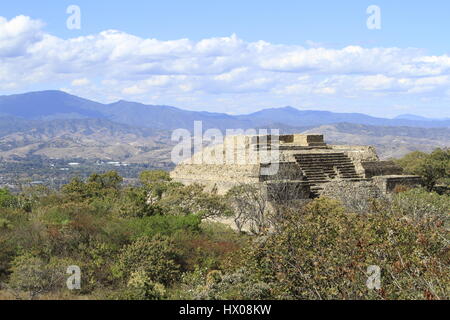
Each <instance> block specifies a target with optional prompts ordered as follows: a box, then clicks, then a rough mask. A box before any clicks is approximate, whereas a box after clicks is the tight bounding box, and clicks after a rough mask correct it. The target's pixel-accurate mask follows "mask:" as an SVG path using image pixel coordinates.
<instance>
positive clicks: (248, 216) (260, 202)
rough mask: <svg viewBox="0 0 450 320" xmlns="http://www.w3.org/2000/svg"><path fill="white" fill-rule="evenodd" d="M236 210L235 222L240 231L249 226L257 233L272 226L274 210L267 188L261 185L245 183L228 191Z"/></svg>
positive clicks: (261, 232) (250, 229)
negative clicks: (268, 197) (270, 204)
mask: <svg viewBox="0 0 450 320" xmlns="http://www.w3.org/2000/svg"><path fill="white" fill-rule="evenodd" d="M226 197H227V198H228V199H229V201H230V203H231V206H232V208H233V210H234V212H235V218H234V221H235V224H236V227H237V229H238V230H239V231H242V230H243V228H244V227H245V228H248V229H249V231H250V232H251V233H253V234H255V235H260V234H263V233H265V232H266V231H267V230H268V229H269V228H270V226H271V220H272V212H271V210H270V207H269V201H268V199H267V193H266V190H265V189H264V188H263V187H262V186H259V185H250V184H244V185H240V186H236V187H234V188H232V189H231V190H229V191H228V193H227V195H226Z"/></svg>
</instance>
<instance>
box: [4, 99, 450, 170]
mask: <svg viewBox="0 0 450 320" xmlns="http://www.w3.org/2000/svg"><path fill="white" fill-rule="evenodd" d="M194 121H202V122H203V128H204V129H207V128H218V129H221V130H222V131H223V132H224V130H225V129H237V128H242V129H248V128H255V129H263V128H267V129H280V131H281V133H300V132H305V133H322V134H324V135H325V138H326V140H327V142H329V143H334V144H361V145H373V146H375V147H377V149H378V151H379V154H380V156H381V157H382V158H389V157H400V156H402V155H404V154H406V153H408V152H410V151H414V150H421V151H431V150H433V149H434V148H436V147H450V120H443V121H437V120H432V119H426V118H422V117H417V116H412V115H404V116H400V117H399V118H397V119H383V118H376V117H371V116H368V115H365V114H359V113H333V112H326V111H303V110H298V109H295V108H292V107H286V108H279V109H265V110H261V111H259V112H255V113H252V114H248V115H239V116H232V115H227V114H222V113H209V112H194V111H186V110H182V109H178V108H175V107H170V106H152V105H145V104H141V103H135V102H128V101H118V102H115V103H111V104H102V103H97V102H94V101H90V100H87V99H82V98H79V97H76V96H73V95H70V94H67V93H64V92H60V91H43V92H32V93H26V94H20V95H13V96H0V159H3V160H14V159H17V157H19V158H24V157H28V156H33V155H41V156H46V157H49V158H56V159H73V158H85V159H103V160H108V159H110V160H116V161H127V162H131V163H133V162H134V163H142V162H144V163H152V164H153V165H155V166H159V167H168V166H170V165H172V164H171V162H170V153H171V150H172V146H173V145H174V143H175V142H172V141H171V132H172V130H174V129H177V128H185V129H188V130H192V129H193V125H194Z"/></svg>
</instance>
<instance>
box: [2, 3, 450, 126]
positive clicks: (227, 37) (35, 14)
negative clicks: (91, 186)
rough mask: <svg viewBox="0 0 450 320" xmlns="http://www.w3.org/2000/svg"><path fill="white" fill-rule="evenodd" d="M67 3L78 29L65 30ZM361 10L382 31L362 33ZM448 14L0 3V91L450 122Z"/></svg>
mask: <svg viewBox="0 0 450 320" xmlns="http://www.w3.org/2000/svg"><path fill="white" fill-rule="evenodd" d="M71 4H75V5H78V6H79V7H80V8H81V29H80V30H69V29H67V27H66V20H67V18H68V16H69V15H68V14H66V8H67V7H68V6H69V5H71ZM370 5H377V6H378V7H379V8H380V9H381V30H369V29H368V28H367V26H366V20H367V19H368V16H369V15H368V14H367V13H366V9H367V7H368V6H370ZM449 12H450V2H449V1H446V0H434V1H433V0H430V1H427V2H425V1H420V2H419V1H406V0H396V1H380V0H373V1H365V0H357V1H356V0H355V1H351V0H346V1H333V0H329V1H324V0H316V1H299V0H297V1H286V0H285V1H283V0H279V1H263V0H259V1H254V0H246V1H242V0H241V1H235V0H229V1H212V0H210V1H204V0H191V1H173V0H166V1H143V0H142V1H138V0H128V1H121V0H117V1H106V0H95V1H92V0H91V1H84V0H78V1H76V0H73V1H65V0H59V1H54V0H41V1H30V0H27V1H24V0H15V1H3V2H2V3H1V4H0V17H3V18H2V19H3V20H1V21H0V60H1V62H2V64H1V65H0V94H10V93H18V92H24V91H29V90H41V89H64V90H66V91H68V92H71V93H74V94H77V95H80V96H84V97H87V98H91V99H95V100H99V101H103V102H109V101H114V100H115V99H127V100H137V101H141V102H144V103H149V104H170V105H175V106H179V107H183V108H187V109H192V110H207V111H219V112H228V113H246V112H252V111H256V110H259V109H261V108H265V107H282V106H285V105H292V106H294V107H297V108H300V109H317V110H331V111H338V112H364V113H368V114H373V115H377V116H395V115H398V114H402V113H415V114H420V115H425V116H429V117H450V108H449V102H450V77H449V74H450V58H449V55H450V52H449V51H450V45H449V42H448V40H447V39H448V36H447V34H448V32H449V31H450V19H448V13H449ZM18 16H25V17H22V18H18ZM106 30H117V31H116V33H114V32H112V31H106ZM2 47H3V48H2ZM2 52H3V53H2ZM2 68H3V70H2ZM11 74H15V76H11Z"/></svg>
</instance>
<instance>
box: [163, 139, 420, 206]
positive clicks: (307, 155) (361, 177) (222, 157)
mask: <svg viewBox="0 0 450 320" xmlns="http://www.w3.org/2000/svg"><path fill="white" fill-rule="evenodd" d="M171 176H172V178H173V179H174V180H176V181H178V182H181V183H184V184H193V183H198V184H202V185H205V186H206V187H207V188H208V189H209V190H215V191H217V192H218V193H220V194H224V193H226V192H227V191H228V190H230V189H231V188H232V187H233V186H237V185H242V184H258V185H261V186H264V187H265V188H266V190H267V196H268V197H269V199H270V200H271V201H289V200H302V199H311V198H316V197H319V196H320V195H321V194H322V192H323V190H324V189H325V187H327V189H328V190H329V189H330V188H329V186H330V185H336V186H340V185H342V183H347V184H359V183H362V182H364V183H362V184H361V185H365V186H367V185H370V186H373V187H376V188H378V189H379V190H380V191H381V192H382V193H385V194H386V193H390V192H392V191H393V190H394V189H395V188H396V186H399V185H403V186H408V187H414V186H418V185H420V184H421V179H420V177H417V176H408V175H404V174H403V170H402V169H401V168H400V167H398V166H397V165H396V164H395V163H394V162H392V161H380V159H379V158H378V156H377V154H376V151H375V149H374V148H373V147H370V146H344V145H327V144H326V143H325V142H324V137H323V135H301V134H294V135H282V136H276V137H275V138H274V137H273V136H272V137H271V136H228V137H226V138H225V140H224V143H223V144H220V145H215V146H209V147H207V148H204V149H203V151H202V152H199V153H197V154H195V155H194V156H193V157H192V158H190V159H186V160H185V161H184V162H182V163H180V164H179V165H178V166H177V167H176V169H175V170H174V171H172V173H171ZM336 188H338V187H336ZM336 192H339V190H336Z"/></svg>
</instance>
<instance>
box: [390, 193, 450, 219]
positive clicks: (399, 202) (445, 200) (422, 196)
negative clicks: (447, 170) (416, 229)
mask: <svg viewBox="0 0 450 320" xmlns="http://www.w3.org/2000/svg"><path fill="white" fill-rule="evenodd" d="M392 210H394V211H397V212H399V213H400V214H403V215H405V216H407V217H409V218H411V219H413V220H414V221H423V220H424V219H426V220H439V221H442V222H445V221H447V220H448V219H449V212H450V196H448V195H439V194H437V193H434V192H428V191H426V190H424V189H412V190H408V191H405V192H401V193H398V194H395V195H394V197H393V200H392Z"/></svg>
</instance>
